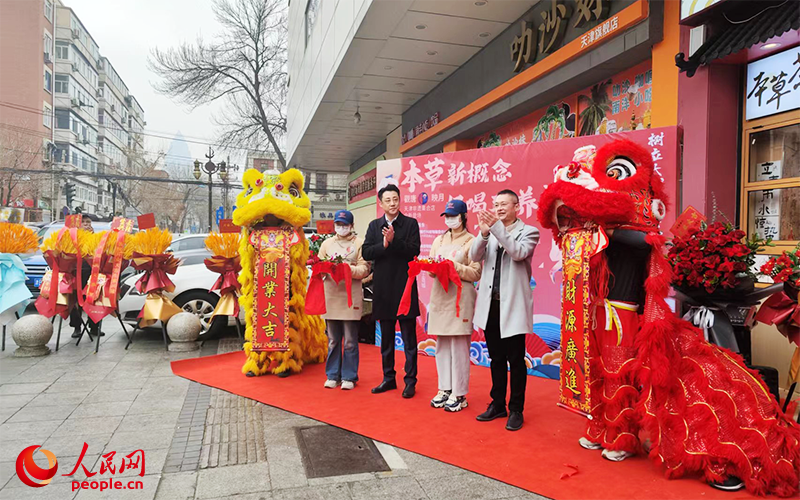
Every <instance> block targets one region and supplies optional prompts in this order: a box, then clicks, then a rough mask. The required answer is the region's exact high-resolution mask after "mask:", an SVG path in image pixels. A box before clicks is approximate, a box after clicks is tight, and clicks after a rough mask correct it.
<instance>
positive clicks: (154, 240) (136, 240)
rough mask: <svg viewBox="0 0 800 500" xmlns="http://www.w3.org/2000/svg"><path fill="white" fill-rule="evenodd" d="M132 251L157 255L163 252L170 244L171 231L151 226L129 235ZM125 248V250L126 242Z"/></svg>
mask: <svg viewBox="0 0 800 500" xmlns="http://www.w3.org/2000/svg"><path fill="white" fill-rule="evenodd" d="M130 240H131V241H130V244H131V248H132V250H131V251H132V252H138V253H140V254H144V255H157V254H160V253H165V252H166V251H167V248H169V246H170V245H171V244H172V233H170V232H169V230H168V229H159V228H157V227H151V228H150V229H148V230H146V231H139V232H138V233H136V234H134V235H133V236H131V237H130ZM125 246H126V250H127V244H126V245H125Z"/></svg>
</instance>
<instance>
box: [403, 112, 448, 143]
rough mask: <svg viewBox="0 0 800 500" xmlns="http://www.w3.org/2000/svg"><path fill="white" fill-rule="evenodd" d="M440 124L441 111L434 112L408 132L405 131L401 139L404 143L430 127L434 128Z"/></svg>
mask: <svg viewBox="0 0 800 500" xmlns="http://www.w3.org/2000/svg"><path fill="white" fill-rule="evenodd" d="M438 124H439V112H438V111H437V112H436V113H434V114H432V115H431V117H430V118H426V119H425V121H424V122H422V123H420V124H418V125H417V126H416V127H414V128H412V129H411V130H409V131H408V132H404V133H403V137H401V141H402V143H403V144H405V143H407V142H408V141H410V140H411V139H413V138H414V137H416V136H418V135H420V134H421V133H423V132H425V131H426V130H428V129H429V128H433V127H435V126H436V125H438Z"/></svg>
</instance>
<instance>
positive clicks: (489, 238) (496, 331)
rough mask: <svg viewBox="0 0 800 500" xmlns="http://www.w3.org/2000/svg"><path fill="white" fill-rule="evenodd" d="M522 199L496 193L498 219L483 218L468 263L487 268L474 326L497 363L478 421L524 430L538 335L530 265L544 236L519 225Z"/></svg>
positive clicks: (489, 214)
mask: <svg viewBox="0 0 800 500" xmlns="http://www.w3.org/2000/svg"><path fill="white" fill-rule="evenodd" d="M518 209H519V198H518V197H517V194H516V193H515V192H514V191H511V190H508V189H504V190H502V191H500V192H499V193H497V197H496V198H495V201H494V213H492V212H488V211H485V210H484V211H482V212H480V213H479V214H478V221H479V223H480V230H481V234H480V236H479V237H477V238H475V240H474V241H473V243H472V247H471V248H470V252H469V257H470V260H472V261H473V262H483V273H482V275H481V281H480V287H479V288H478V300H477V302H476V304H475V315H474V316H473V320H472V321H473V325H474V326H475V328H480V329H482V330H483V332H484V336H485V337H486V347H487V348H488V349H489V357H490V358H491V359H492V362H491V370H492V391H491V397H492V402H491V403H489V407H488V408H487V409H486V411H485V412H483V413H481V414H480V415H478V416H477V419H478V420H479V421H481V422H488V421H490V420H494V419H496V418H500V417H505V416H508V421H507V422H506V429H508V430H510V431H516V430H519V429H520V428H522V422H523V418H522V411H523V407H524V406H525V386H526V382H527V378H528V373H527V369H526V367H525V334H528V333H533V296H532V295H531V287H530V282H531V259H532V258H533V250H534V249H535V248H536V244H537V243H539V230H538V229H536V228H535V227H533V226H529V225H527V224H525V223H523V222H522V221H521V220H519V219H517V210H518ZM507 366H510V368H511V396H510V397H509V400H508V413H506V384H507V380H508V368H507Z"/></svg>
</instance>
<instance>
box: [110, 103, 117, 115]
mask: <svg viewBox="0 0 800 500" xmlns="http://www.w3.org/2000/svg"><path fill="white" fill-rule="evenodd" d="M115 108H116V106H114V105H113V104H112V105H111V112H112V113H113V112H114V109H115Z"/></svg>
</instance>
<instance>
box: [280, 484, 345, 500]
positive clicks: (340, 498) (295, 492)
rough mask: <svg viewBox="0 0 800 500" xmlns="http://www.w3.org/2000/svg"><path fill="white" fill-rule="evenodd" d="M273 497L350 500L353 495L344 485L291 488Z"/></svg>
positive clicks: (282, 498) (303, 499) (285, 499)
mask: <svg viewBox="0 0 800 500" xmlns="http://www.w3.org/2000/svg"><path fill="white" fill-rule="evenodd" d="M273 497H274V498H280V499H281V500H350V499H352V498H353V495H352V494H351V493H350V487H349V486H348V485H347V484H346V483H344V484H326V485H321V486H304V487H301V488H289V489H284V490H280V491H275V492H273Z"/></svg>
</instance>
